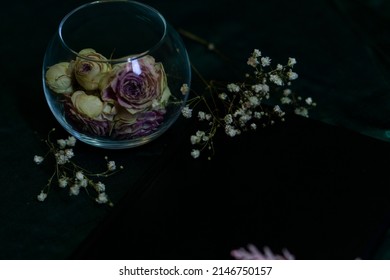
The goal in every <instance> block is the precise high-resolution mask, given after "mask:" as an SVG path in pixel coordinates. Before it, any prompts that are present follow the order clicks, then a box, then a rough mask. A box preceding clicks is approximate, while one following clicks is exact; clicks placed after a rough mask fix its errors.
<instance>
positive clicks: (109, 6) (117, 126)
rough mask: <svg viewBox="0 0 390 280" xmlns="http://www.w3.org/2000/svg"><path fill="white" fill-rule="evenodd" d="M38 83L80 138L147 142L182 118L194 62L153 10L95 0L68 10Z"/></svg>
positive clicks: (116, 143) (109, 144) (108, 144)
mask: <svg viewBox="0 0 390 280" xmlns="http://www.w3.org/2000/svg"><path fill="white" fill-rule="evenodd" d="M42 77H43V88H44V93H45V97H46V100H47V102H48V105H49V107H50V110H51V111H52V113H53V114H54V116H55V118H56V119H57V121H58V122H59V123H60V124H61V125H62V126H63V127H64V129H65V130H66V131H68V132H69V133H70V134H71V135H73V136H74V137H76V138H77V139H79V140H80V141H82V142H84V143H87V144H90V145H93V146H96V147H101V148H107V149H123V148H131V147H136V146H140V145H142V144H145V143H148V142H150V141H151V140H153V139H155V138H157V137H158V136H160V135H161V134H162V133H164V132H165V131H166V130H167V129H168V128H169V127H170V126H171V125H172V124H173V123H174V122H175V121H176V120H177V118H178V117H179V115H180V113H181V109H182V108H183V106H184V105H185V103H186V101H187V97H188V94H189V87H190V81H191V67H190V62H189V58H188V54H187V51H186V49H185V46H184V44H183V42H182V40H181V38H180V36H179V35H178V33H177V32H176V31H175V30H174V29H173V28H172V27H171V26H170V25H169V24H168V23H167V22H166V20H165V19H164V17H163V16H162V15H161V14H160V13H159V12H158V11H157V10H155V9H153V8H152V7H149V6H147V5H144V4H141V3H138V2H135V1H126V0H107V1H95V2H90V3H87V4H84V5H82V6H80V7H78V8H76V9H74V10H73V11H71V12H70V13H69V14H67V15H66V16H65V17H64V18H63V19H62V21H61V22H60V24H59V27H58V31H57V32H56V34H55V35H54V36H53V38H52V39H51V41H50V42H49V44H48V47H47V50H46V53H45V56H44V60H43V73H42Z"/></svg>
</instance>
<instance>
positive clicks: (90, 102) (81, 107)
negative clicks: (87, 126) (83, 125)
mask: <svg viewBox="0 0 390 280" xmlns="http://www.w3.org/2000/svg"><path fill="white" fill-rule="evenodd" d="M71 101H72V104H73V106H74V107H75V108H76V109H77V111H78V112H80V113H81V114H83V115H85V116H87V117H89V118H92V119H93V118H96V117H98V116H99V115H100V114H101V113H102V112H103V109H104V104H103V102H102V101H101V100H100V98H99V97H97V96H95V95H88V94H86V93H85V92H84V91H82V90H78V91H75V92H74V93H73V94H72V97H71Z"/></svg>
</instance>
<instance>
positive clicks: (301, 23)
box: [0, 0, 390, 259]
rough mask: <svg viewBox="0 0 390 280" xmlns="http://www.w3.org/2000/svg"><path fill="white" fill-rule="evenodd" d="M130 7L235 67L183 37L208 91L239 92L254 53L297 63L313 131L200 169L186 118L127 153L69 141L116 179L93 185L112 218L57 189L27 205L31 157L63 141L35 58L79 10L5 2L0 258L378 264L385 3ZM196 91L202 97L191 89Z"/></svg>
mask: <svg viewBox="0 0 390 280" xmlns="http://www.w3.org/2000/svg"><path fill="white" fill-rule="evenodd" d="M143 2H144V3H146V4H150V5H152V6H153V7H155V8H156V9H157V10H159V11H160V12H161V13H162V14H163V15H164V16H165V17H166V19H167V21H169V22H170V23H171V24H172V25H173V26H174V27H175V28H177V29H180V28H182V29H185V30H188V31H190V32H192V33H194V34H196V35H198V36H200V37H202V38H204V39H206V40H208V41H210V42H212V43H214V44H215V45H216V46H217V48H219V49H220V50H221V51H222V52H223V53H224V54H226V55H227V56H228V57H229V58H230V59H231V61H233V64H227V63H226V61H224V60H222V59H220V58H219V57H218V56H216V55H215V54H214V53H211V52H210V51H208V50H207V48H205V47H204V46H203V45H200V44H198V43H195V42H193V41H191V40H188V39H185V38H184V42H185V44H186V46H187V49H188V52H189V55H190V58H191V61H192V63H193V64H194V66H195V67H197V69H199V71H200V72H201V73H203V75H204V76H205V77H206V78H209V79H219V80H228V81H230V80H232V81H234V79H240V78H241V76H240V75H239V73H242V72H243V71H245V69H246V65H245V64H246V59H247V57H248V55H249V54H250V52H251V51H252V50H253V49H254V48H258V49H260V50H261V51H262V52H263V54H264V55H268V56H270V57H271V58H272V59H273V62H276V63H278V62H280V63H285V60H286V59H287V58H288V57H289V56H291V57H295V58H296V59H297V61H298V64H297V65H296V68H295V69H296V72H298V74H299V79H298V80H297V81H296V83H295V87H296V89H297V90H298V91H299V92H301V94H302V95H303V96H311V97H313V99H315V100H316V101H317V103H318V107H317V108H316V109H315V110H314V111H312V112H311V118H310V119H305V118H300V117H295V116H288V118H287V121H286V123H284V124H278V125H277V126H276V127H274V128H271V129H266V130H260V131H258V132H256V133H252V134H248V135H243V136H240V137H238V138H233V139H227V138H225V137H224V135H221V136H219V137H218V139H216V152H217V154H216V157H215V158H214V159H213V160H212V161H207V160H206V159H200V160H194V159H192V158H191V157H190V155H189V152H190V150H191V145H190V143H189V137H190V135H191V133H193V131H194V129H195V127H193V124H192V122H191V121H187V120H184V119H179V120H178V122H177V123H175V125H174V126H173V127H172V128H171V129H170V130H169V131H168V132H166V133H165V134H164V135H163V136H161V137H160V138H158V139H157V140H155V141H153V142H152V143H150V144H147V145H145V146H142V147H139V148H135V149H130V150H123V151H107V150H101V149H97V148H92V147H89V146H87V145H84V144H82V143H78V144H77V146H76V150H75V153H76V158H77V160H79V161H80V163H82V164H83V165H86V166H87V167H89V168H91V169H99V168H101V167H102V165H104V156H106V155H107V156H108V157H109V158H111V159H113V160H115V161H116V162H117V164H118V165H124V167H125V170H124V171H123V172H121V173H118V174H117V175H115V176H113V177H110V178H108V179H107V180H106V181H105V182H106V185H107V187H108V191H107V192H108V194H109V195H110V196H111V198H112V199H113V200H114V202H115V205H116V206H115V207H114V208H113V209H107V208H105V207H100V206H98V205H95V204H94V203H93V202H91V201H90V200H88V198H87V197H85V196H83V195H80V196H79V197H69V196H68V194H67V193H66V192H65V191H62V190H58V189H54V190H53V191H52V192H51V193H50V195H49V197H48V198H47V201H46V202H45V203H42V204H41V203H38V202H37V201H36V199H35V197H36V195H37V194H38V193H39V191H40V189H41V188H42V187H43V185H44V184H46V182H47V179H48V178H49V176H50V175H51V174H52V170H51V169H50V168H49V167H48V168H43V167H42V166H37V165H35V164H34V162H33V156H34V155H36V154H43V153H44V152H45V151H46V150H45V145H44V144H43V143H42V142H41V139H42V138H45V137H46V134H47V132H48V131H49V130H50V129H51V128H52V127H56V128H57V131H58V135H61V136H65V135H66V134H65V132H64V131H63V130H62V129H61V128H60V127H59V126H58V124H57V123H56V121H55V119H54V117H53V116H52V115H51V113H50V111H49V109H48V106H47V104H46V101H45V99H44V95H43V90H42V82H41V79H42V77H41V67H42V59H43V56H44V53H45V48H46V45H47V43H48V41H49V40H50V38H51V36H52V35H53V33H54V32H55V31H56V28H57V26H58V24H59V22H60V20H61V19H62V17H63V16H64V15H65V14H66V13H68V12H69V11H70V10H72V9H73V8H75V7H77V6H79V5H80V4H82V3H86V1H75V0H70V1H68V0H67V1H46V0H43V1H23V0H22V1H18V2H10V3H9V5H8V6H7V8H4V9H2V10H1V11H0V22H1V24H0V34H1V37H2V40H1V44H0V48H1V49H0V50H1V54H2V64H1V65H2V71H1V73H2V75H0V82H1V85H2V90H1V93H0V102H1V104H2V106H1V110H0V120H1V125H0V144H1V147H2V149H1V158H2V161H1V165H0V170H1V172H0V184H1V188H2V192H1V197H2V203H1V206H0V218H1V221H2V226H1V227H0V240H1V241H0V258H1V259H68V258H79V259H84V258H89V259H94V258H101V259H117V258H124V259H168V258H173V259H182V258H188V259H191V258H198V259H229V258H231V257H230V255H229V252H230V250H231V249H235V248H237V247H241V246H245V245H246V244H247V243H254V244H256V245H257V246H259V247H262V246H264V245H268V246H270V247H271V248H273V249H274V250H275V251H278V250H280V249H281V248H283V247H286V248H288V249H289V250H290V251H291V252H292V253H293V254H295V255H296V256H297V258H301V259H353V258H356V257H362V258H375V257H377V258H384V257H386V256H388V254H384V253H383V252H384V251H386V249H387V248H384V247H382V248H381V250H379V251H378V246H380V245H381V242H382V241H383V240H384V234H385V232H386V230H387V226H388V213H389V210H390V209H389V208H390V206H389V205H390V204H389V203H388V201H389V198H390V197H389V196H390V189H389V187H388V186H389V179H388V176H387V174H388V170H389V167H390V166H389V164H388V158H389V155H390V147H389V146H388V143H387V141H388V136H387V130H388V128H389V123H390V122H389V114H388V113H387V112H388V110H387V109H388V108H389V105H390V104H389V100H390V99H389V95H390V91H389V81H390V79H389V78H390V77H389V74H390V73H389V69H390V68H389V50H390V48H389V40H390V38H389V32H390V28H389V21H390V18H389V17H390V6H389V3H388V1H385V0H383V1H380V0H376V1H374V0H371V1H368V0H367V1H363V0H361V1H353V0H350V1H348V0H345V1H342V0H338V1H337V0H328V1H327V0H318V1H309V0H300V1H287V0H261V1H260V0H259V1H249V0H243V1H231V0H228V1H217V0H210V1H192V0H191V1H173V0H167V1H157V0H156V1H154V0H150V1H143ZM193 87H194V88H195V89H197V90H199V91H201V90H202V85H201V83H199V80H197V78H196V77H195V76H194V81H193ZM382 140H384V141H382ZM100 162H101V164H100ZM376 252H379V253H376Z"/></svg>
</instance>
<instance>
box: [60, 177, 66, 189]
mask: <svg viewBox="0 0 390 280" xmlns="http://www.w3.org/2000/svg"><path fill="white" fill-rule="evenodd" d="M67 185H68V178H66V177H64V176H62V177H61V178H59V179H58V186H59V187H60V188H65V187H66V186H67Z"/></svg>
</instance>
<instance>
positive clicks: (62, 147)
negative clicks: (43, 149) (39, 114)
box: [57, 139, 66, 149]
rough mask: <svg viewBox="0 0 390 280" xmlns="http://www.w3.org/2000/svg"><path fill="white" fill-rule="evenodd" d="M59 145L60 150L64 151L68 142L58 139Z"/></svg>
mask: <svg viewBox="0 0 390 280" xmlns="http://www.w3.org/2000/svg"><path fill="white" fill-rule="evenodd" d="M57 144H58V146H59V147H60V149H64V148H65V147H66V140H64V139H58V140H57Z"/></svg>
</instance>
